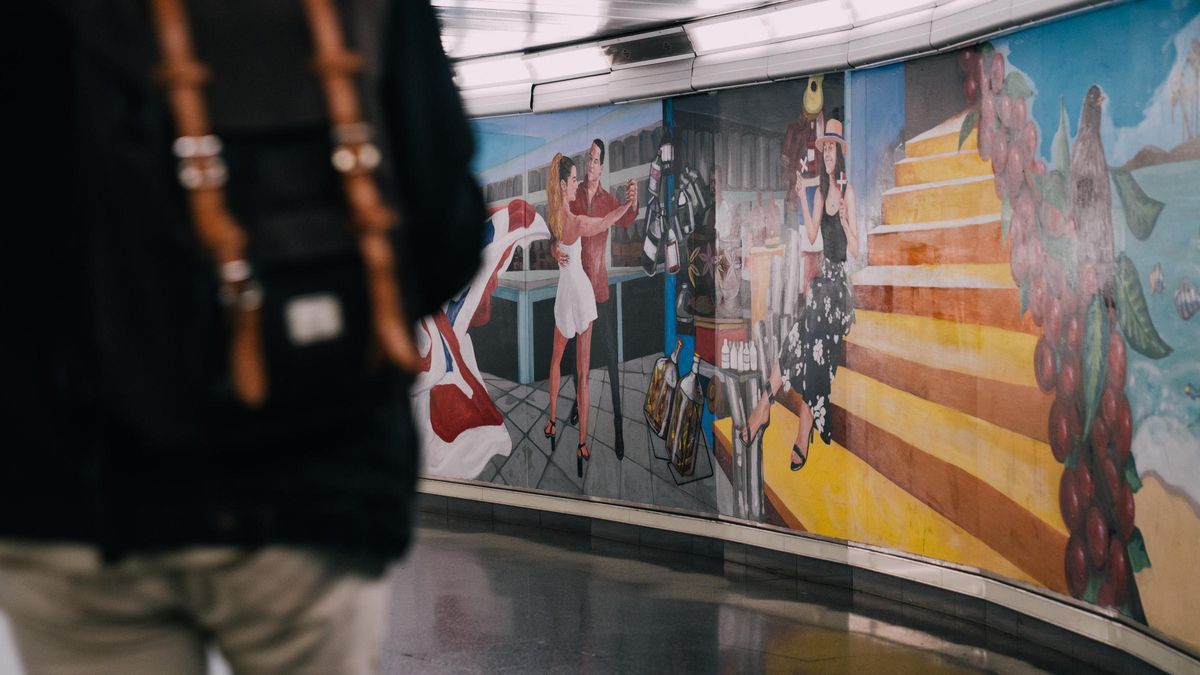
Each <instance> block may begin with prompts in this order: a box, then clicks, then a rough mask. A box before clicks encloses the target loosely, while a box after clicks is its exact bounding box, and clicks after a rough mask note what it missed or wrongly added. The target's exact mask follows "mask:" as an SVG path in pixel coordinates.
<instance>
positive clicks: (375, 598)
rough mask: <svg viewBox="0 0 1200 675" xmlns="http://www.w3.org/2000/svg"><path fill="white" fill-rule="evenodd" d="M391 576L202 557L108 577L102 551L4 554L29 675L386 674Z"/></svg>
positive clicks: (315, 561) (281, 554)
mask: <svg viewBox="0 0 1200 675" xmlns="http://www.w3.org/2000/svg"><path fill="white" fill-rule="evenodd" d="M387 587H388V584H387V576H386V575H385V576H384V577H383V578H379V579H376V578H370V577H367V576H364V575H362V574H359V573H356V572H355V571H353V570H352V569H351V568H349V567H348V566H346V565H345V564H342V563H340V562H339V561H338V560H336V559H334V558H332V557H328V556H323V555H320V554H316V553H313V552H311V551H305V550H301V549H290V548H278V547H276V548H266V549H263V550H261V551H257V552H251V553H246V552H242V551H238V550H235V549H224V548H198V549H189V550H186V551H181V552H178V553H171V554H164V555H154V556H141V557H135V558H131V559H128V560H126V561H123V562H121V563H120V564H117V565H111V566H104V565H102V564H101V563H100V561H99V559H98V557H97V556H96V554H95V552H94V551H93V550H92V549H88V548H84V547H76V546H71V547H65V546H28V545H13V544H0V609H2V610H3V611H4V612H6V613H7V614H8V617H9V619H10V621H11V623H12V630H13V635H14V637H15V639H16V642H17V648H18V650H19V651H20V654H21V658H22V661H23V662H24V664H25V668H26V670H27V675H41V674H42V673H53V674H55V675H71V674H74V673H81V674H82V673H88V674H89V675H91V674H103V673H113V674H116V673H121V674H128V675H139V674H141V673H154V674H156V675H157V674H162V675H175V674H179V675H204V673H205V668H206V663H207V661H206V654H205V650H206V647H208V646H209V645H215V646H216V647H217V648H218V649H219V650H220V652H221V654H222V655H223V656H224V657H225V659H226V661H228V663H229V665H230V667H231V668H232V669H233V672H235V673H238V674H239V675H241V674H245V673H272V674H274V673H314V674H315V673H320V674H321V675H329V674H339V675H340V674H342V673H345V674H348V675H359V674H363V675H365V674H367V673H376V672H378V670H379V658H380V651H381V646H382V639H383V632H384V619H385V612H386V603H387V597H388V594H387Z"/></svg>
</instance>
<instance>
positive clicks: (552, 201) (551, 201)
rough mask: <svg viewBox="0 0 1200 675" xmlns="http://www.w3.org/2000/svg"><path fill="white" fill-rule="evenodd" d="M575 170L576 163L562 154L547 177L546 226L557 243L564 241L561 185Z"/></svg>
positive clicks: (551, 165) (555, 160)
mask: <svg viewBox="0 0 1200 675" xmlns="http://www.w3.org/2000/svg"><path fill="white" fill-rule="evenodd" d="M573 168H575V162H573V161H571V158H570V157H563V154H562V153H561V152H560V153H557V154H556V155H554V159H553V160H551V162H550V175H548V176H547V177H546V225H547V226H548V227H549V228H550V234H551V235H552V236H553V237H554V238H555V240H557V241H562V233H563V193H562V187H561V186H560V185H559V183H560V182H562V181H565V180H567V179H568V178H570V177H571V169H573Z"/></svg>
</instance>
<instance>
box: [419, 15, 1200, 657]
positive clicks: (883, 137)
mask: <svg viewBox="0 0 1200 675" xmlns="http://www.w3.org/2000/svg"><path fill="white" fill-rule="evenodd" d="M1114 36H1119V40H1117V38H1116V37H1114ZM1115 41H1119V43H1120V49H1113V44H1114V42H1115ZM475 127H476V131H477V134H478V140H479V148H480V150H479V155H478V156H477V158H476V165H477V166H476V168H477V171H478V173H479V175H480V176H481V182H482V183H483V184H485V185H486V191H487V199H488V201H489V203H490V205H491V206H492V209H493V213H492V216H491V221H490V222H491V228H489V235H488V240H487V242H486V247H485V260H486V263H485V266H484V268H483V269H482V270H481V271H480V273H479V274H478V275H477V277H476V279H475V281H474V282H473V283H472V285H471V286H470V287H469V288H468V289H466V290H465V291H464V293H463V295H462V296H461V297H460V298H459V299H458V300H456V301H455V302H453V303H450V304H448V305H447V307H446V308H445V311H444V312H442V313H440V314H439V315H438V316H437V317H433V318H430V319H426V320H425V321H424V322H423V324H422V331H421V333H422V335H421V338H422V345H423V348H425V349H428V350H429V351H428V353H430V354H431V355H432V356H431V361H430V362H431V367H430V371H429V372H427V373H425V374H424V375H423V376H422V378H421V379H420V381H419V385H418V388H417V393H416V394H415V400H416V404H417V407H418V409H419V410H420V411H422V413H423V415H424V420H425V422H424V423H425V424H426V425H427V426H426V428H425V434H426V446H427V447H426V455H425V470H426V472H427V473H428V474H430V475H436V476H447V477H457V478H466V479H475V480H482V481H489V482H494V483H498V484H506V485H513V486H520V487H530V488H537V489H542V490H550V491H554V492H560V493H568V494H578V495H586V496H595V497H606V498H612V499H619V500H624V501H628V502H634V503H641V504H653V505H659V506H667V507H672V508H680V509H685V510H688V511H690V512H695V513H702V514H703V513H709V514H713V513H719V514H722V515H726V516H732V517H735V518H741V519H745V520H748V521H754V522H763V523H769V524H773V525H777V526H781V527H785V528H790V529H793V530H797V531H806V532H813V533H816V534H820V535H823V536H829V537H836V538H841V539H847V540H853V541H859V542H865V543H869V544H874V545H880V546H887V547H891V548H895V549H899V550H903V551H908V552H912V553H916V554H920V555H925V556H930V557H933V558H938V559H941V560H947V561H952V562H955V563H960V564H964V565H969V566H973V567H977V568H980V569H984V570H988V571H990V572H993V573H996V574H1000V575H1003V576H1006V577H1009V578H1013V579H1017V580H1020V581H1024V582H1026V583H1030V584H1034V585H1036V586H1038V587H1041V588H1045V589H1048V590H1050V591H1054V592H1058V593H1062V594H1066V595H1071V596H1074V597H1076V598H1081V599H1083V600H1085V601H1087V602H1090V603H1093V604H1096V605H1100V606H1104V607H1109V608H1112V609H1114V610H1115V611H1118V612H1120V613H1121V614H1123V615H1125V616H1127V617H1129V618H1131V619H1133V620H1136V621H1139V622H1143V623H1146V624H1148V625H1149V626H1151V627H1153V628H1155V629H1157V630H1160V631H1162V632H1163V633H1165V634H1167V635H1170V636H1172V637H1174V638H1177V639H1179V640H1181V641H1182V642H1184V643H1186V644H1189V645H1191V646H1192V647H1196V648H1200V626H1198V625H1197V624H1196V622H1194V621H1193V620H1192V617H1191V615H1190V613H1189V611H1188V609H1187V607H1188V606H1189V604H1190V603H1188V602H1187V601H1186V599H1188V598H1198V597H1200V580H1198V578H1197V577H1196V575H1194V574H1192V573H1191V572H1192V570H1191V569H1190V568H1191V566H1192V561H1193V559H1194V558H1195V556H1196V555H1197V553H1198V548H1200V323H1197V322H1200V319H1198V318H1195V315H1196V313H1197V310H1198V309H1200V293H1198V291H1197V286H1198V285H1200V191H1197V190H1196V186H1197V185H1200V3H1197V2H1171V1H1169V0H1146V1H1143V2H1135V3H1126V4H1122V5H1118V6H1115V7H1111V8H1106V9H1103V10H1100V11H1094V12H1091V13H1088V14H1084V15H1080V16H1076V17H1071V18H1068V19H1064V20H1061V21H1057V22H1053V23H1049V24H1046V25H1043V26H1039V27H1036V28H1033V29H1029V30H1025V31H1022V32H1018V33H1014V34H1012V35H1010V36H1006V37H1003V38H999V39H996V40H994V41H992V42H990V43H986V44H982V45H975V46H973V47H971V48H968V49H964V50H960V51H957V52H952V53H946V54H940V55H935V56H931V57H927V58H922V59H917V60H913V61H909V62H905V63H901V64H895V65H890V66H885V67H880V68H873V69H867V70H861V71H852V72H848V73H831V74H826V75H823V76H815V77H810V78H801V79H797V80H794V81H788V82H780V83H772V84H765V85H757V86H751V87H745V88H741V89H731V90H724V91H720V92H714V93H706V94H697V95H691V96H686V97H677V98H672V99H668V100H664V101H661V102H655V103H640V104H630V105H623V106H610V107H604V108H597V109H589V110H578V111H568V112H563V113H553V114H544V115H526V116H518V117H510V118H498V119H486V120H478V121H476V122H475ZM597 139H598V140H599V141H600V143H599V144H596V143H594V141H595V140H597ZM601 146H603V151H601V150H600V147H601ZM556 154H561V155H563V156H564V157H566V158H569V159H571V160H572V161H571V164H573V165H574V167H575V169H574V172H573V173H572V172H571V171H567V172H565V173H557V172H555V169H556V168H561V167H563V166H566V164H564V163H562V162H560V163H559V164H557V165H554V164H553V160H554V158H555V155H556ZM559 175H562V176H564V177H565V178H566V179H567V180H565V181H561V182H560V181H559V180H558V179H557V178H558V176H559ZM572 178H574V179H575V180H577V182H578V188H577V189H576V188H575V187H574V182H573V181H572ZM597 187H598V188H599V189H597ZM572 190H575V192H574V194H573V195H572V194H571V193H572ZM554 204H560V206H558V207H557V208H558V210H557V211H555V207H554V206H553V205H554ZM552 232H556V233H557V234H555V235H552V234H551V233H552ZM576 240H578V241H576ZM588 329H590V330H588ZM556 343H557V344H559V345H560V346H563V347H565V349H564V350H562V351H561V352H559V351H558V350H556V348H555V345H556ZM581 356H583V357H584V358H583V359H581V358H580V357H581ZM556 360H557V363H558V367H557V369H556V372H558V373H559V374H560V377H555V378H551V377H550V375H551V372H552V368H553V364H554V363H555V361H556ZM581 370H582V377H581V373H580V371H581ZM581 379H582V380H584V382H585V383H586V386H582V387H581V386H580V384H579V380H581ZM554 387H557V394H558V395H557V397H556V398H555V399H554V400H555V404H554V405H553V406H551V405H550V403H551V391H552V390H553V389H554ZM579 393H585V395H584V396H582V397H581V396H579V395H578V394H579ZM551 420H553V421H554V424H553V425H551V424H550V421H551ZM581 443H582V444H584V447H583V448H580V447H579V445H580V444H581ZM585 454H586V455H588V456H587V457H586V458H585V457H583V455H585Z"/></svg>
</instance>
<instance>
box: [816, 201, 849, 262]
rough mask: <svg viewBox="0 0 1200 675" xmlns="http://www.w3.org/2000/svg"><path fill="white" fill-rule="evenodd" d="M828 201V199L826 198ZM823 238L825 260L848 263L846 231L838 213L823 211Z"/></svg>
mask: <svg viewBox="0 0 1200 675" xmlns="http://www.w3.org/2000/svg"><path fill="white" fill-rule="evenodd" d="M826 199H828V197H826ZM821 238H822V239H824V240H825V259H826V260H829V261H830V262H846V231H845V230H843V229H842V220H841V218H840V217H839V216H838V214H837V212H834V214H833V215H829V213H828V212H827V211H826V210H825V209H821Z"/></svg>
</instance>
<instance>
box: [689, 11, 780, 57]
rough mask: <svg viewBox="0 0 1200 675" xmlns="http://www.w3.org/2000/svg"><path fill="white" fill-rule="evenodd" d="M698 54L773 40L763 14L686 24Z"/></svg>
mask: <svg viewBox="0 0 1200 675" xmlns="http://www.w3.org/2000/svg"><path fill="white" fill-rule="evenodd" d="M684 29H685V30H686V31H687V34H688V39H690V40H691V41H692V46H693V47H694V48H695V50H696V53H697V54H708V53H711V52H719V51H724V50H726V49H734V48H737V47H749V46H750V45H756V44H762V43H764V42H769V41H770V40H771V34H770V33H769V32H768V31H767V26H766V23H765V22H764V21H763V15H762V14H752V15H750V16H744V15H743V16H735V18H724V19H715V20H712V21H699V22H696V23H689V24H687V25H686V26H684Z"/></svg>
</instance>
